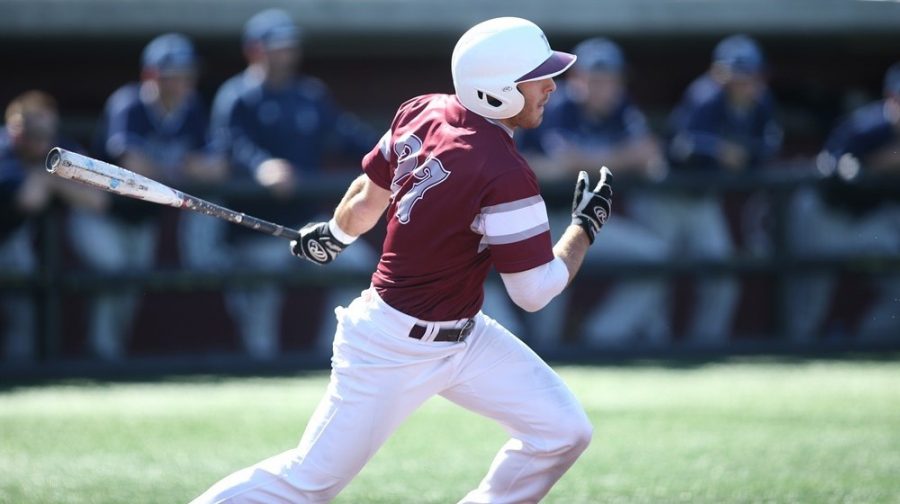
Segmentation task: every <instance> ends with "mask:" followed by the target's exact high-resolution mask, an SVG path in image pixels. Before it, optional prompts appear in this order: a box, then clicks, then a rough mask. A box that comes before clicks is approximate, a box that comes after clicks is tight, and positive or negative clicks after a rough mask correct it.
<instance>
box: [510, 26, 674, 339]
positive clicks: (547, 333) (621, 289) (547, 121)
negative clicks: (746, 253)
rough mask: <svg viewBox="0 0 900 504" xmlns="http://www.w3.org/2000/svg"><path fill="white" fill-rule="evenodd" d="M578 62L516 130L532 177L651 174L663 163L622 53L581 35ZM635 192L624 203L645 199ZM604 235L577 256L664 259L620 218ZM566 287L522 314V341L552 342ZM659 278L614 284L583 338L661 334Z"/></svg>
mask: <svg viewBox="0 0 900 504" xmlns="http://www.w3.org/2000/svg"><path fill="white" fill-rule="evenodd" d="M574 53H575V56H577V57H578V60H577V61H576V62H575V64H574V65H573V66H572V70H571V71H570V72H568V73H567V74H566V79H565V82H564V83H563V84H562V85H561V86H560V89H559V90H558V91H557V92H556V93H554V95H553V98H552V99H551V100H550V102H549V103H548V104H547V107H546V113H545V114H544V121H543V123H541V127H540V128H536V129H534V130H528V131H527V133H526V134H524V135H521V140H522V141H521V142H520V144H519V145H520V148H521V150H522V152H523V153H524V154H525V155H526V156H527V157H528V161H529V164H531V166H532V167H533V168H534V170H535V173H537V175H538V177H539V178H542V179H556V180H559V179H560V178H561V177H568V176H570V175H571V174H573V173H578V171H579V170H583V169H587V167H597V168H599V167H600V166H603V165H609V166H615V167H616V171H617V175H621V174H622V173H625V174H626V175H632V176H637V177H641V178H645V179H649V180H658V179H659V178H661V177H663V176H664V175H665V170H666V164H665V160H664V158H663V155H662V150H661V148H660V146H659V142H657V140H656V138H655V137H654V135H653V133H652V132H651V130H650V127H649V126H648V124H647V120H646V118H645V116H644V114H643V112H641V110H640V109H639V108H638V107H637V105H635V103H634V102H633V101H632V100H631V98H630V97H629V93H628V91H627V88H626V81H625V73H626V62H625V56H624V54H623V53H622V50H621V49H620V48H619V46H618V44H616V43H615V42H613V41H612V40H609V39H606V38H600V37H597V38H590V39H587V40H585V41H582V42H581V43H579V44H578V45H577V46H575V50H574ZM652 197H653V195H651V194H646V193H644V192H640V191H637V192H636V193H633V194H632V195H631V198H630V199H631V201H635V200H636V199H643V198H652ZM569 218H570V217H569V215H568V212H566V211H563V209H562V208H560V209H559V210H558V211H557V210H554V211H552V212H551V213H550V222H551V224H552V225H551V228H552V229H553V230H554V231H556V232H557V233H560V232H561V231H562V230H563V229H565V226H564V224H563V223H565V222H566V221H567V220H568V219H569ZM603 235H604V239H603V240H602V241H601V242H600V243H599V244H598V245H597V246H596V247H592V248H591V251H590V253H588V255H587V258H586V259H585V261H586V262H587V263H588V264H590V263H591V262H594V263H601V262H604V261H609V260H628V261H633V260H638V261H644V262H646V263H648V264H654V263H660V262H663V261H665V260H666V259H667V257H668V254H669V246H668V244H667V243H666V242H665V241H663V239H662V238H660V237H659V236H657V235H656V234H655V233H654V232H652V231H651V230H650V229H649V228H648V227H647V226H644V225H642V224H640V223H637V222H635V221H633V220H632V219H627V218H624V219H623V218H622V216H621V215H619V216H617V217H616V219H615V220H614V221H612V222H610V223H609V224H607V225H606V226H605V227H604V230H603ZM571 295H572V293H571V292H567V293H565V294H563V295H561V296H559V297H558V298H556V299H555V300H554V301H553V303H551V304H550V305H549V306H548V307H547V308H546V309H544V310H541V311H540V312H539V313H537V314H535V315H532V316H530V317H529V327H532V328H535V329H536V331H535V333H536V334H535V336H537V337H540V338H542V339H537V338H533V339H532V340H531V341H529V343H530V344H531V345H532V346H535V345H549V344H556V343H558V341H559V338H560V337H561V336H562V334H561V331H562V328H563V327H564V325H565V320H564V318H565V317H566V316H567V313H566V311H567V310H566V308H567V307H566V304H567V300H566V299H565V298H567V297H569V296H571ZM665 301H666V284H665V279H662V278H654V277H647V278H638V279H635V280H629V281H627V282H619V283H617V284H614V287H613V288H612V289H611V290H610V292H609V294H608V295H607V296H605V297H604V298H603V303H602V304H600V305H598V306H597V307H596V308H594V309H591V310H590V311H589V312H588V314H587V316H586V317H585V320H584V322H583V323H582V324H581V330H580V331H579V332H580V335H581V337H582V338H584V341H585V343H587V344H589V345H599V346H616V345H628V344H633V343H635V341H637V339H638V338H642V339H643V342H644V343H647V344H660V343H664V342H667V341H668V339H669V327H668V326H669V324H668V319H667V317H665V313H666V306H665Z"/></svg>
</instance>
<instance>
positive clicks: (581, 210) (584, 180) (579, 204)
mask: <svg viewBox="0 0 900 504" xmlns="http://www.w3.org/2000/svg"><path fill="white" fill-rule="evenodd" d="M611 181H612V173H610V171H609V168H607V167H605V166H604V167H603V168H600V181H599V182H597V185H596V186H595V187H594V189H593V190H591V189H589V187H590V179H589V178H588V174H587V172H586V171H580V172H578V182H576V183H575V198H574V199H573V201H572V224H574V225H576V226H580V227H581V229H584V232H585V233H587V237H588V240H589V241H590V242H591V243H594V238H596V236H597V233H599V232H600V228H602V227H603V225H604V224H606V219H608V218H609V212H610V211H611V210H612V194H613V193H612V187H611V186H610V182H611Z"/></svg>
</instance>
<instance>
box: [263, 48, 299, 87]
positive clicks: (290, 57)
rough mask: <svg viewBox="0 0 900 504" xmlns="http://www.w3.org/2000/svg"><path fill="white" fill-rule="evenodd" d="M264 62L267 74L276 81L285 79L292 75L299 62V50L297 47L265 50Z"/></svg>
mask: <svg viewBox="0 0 900 504" xmlns="http://www.w3.org/2000/svg"><path fill="white" fill-rule="evenodd" d="M265 61H266V63H267V65H268V71H269V74H270V75H271V76H273V77H275V78H276V79H280V78H283V77H287V76H290V75H292V74H293V72H294V70H295V69H296V68H297V63H298V62H299V61H300V49H299V48H298V47H297V46H293V45H291V46H286V47H279V48H275V49H267V50H266V52H265Z"/></svg>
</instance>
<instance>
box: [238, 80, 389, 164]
mask: <svg viewBox="0 0 900 504" xmlns="http://www.w3.org/2000/svg"><path fill="white" fill-rule="evenodd" d="M229 118H230V121H229V124H230V126H231V128H230V129H231V131H230V134H231V141H232V157H233V161H234V163H235V164H236V165H237V166H238V167H239V168H243V169H245V170H246V171H248V172H252V171H253V170H255V169H256V167H257V166H259V164H260V163H262V162H263V161H265V160H266V159H270V158H282V159H286V160H288V161H289V162H290V163H291V164H292V165H293V166H294V168H295V169H297V170H298V171H299V172H300V174H301V175H302V174H303V173H316V172H318V171H319V170H320V169H321V166H322V159H323V157H324V154H325V152H326V151H327V150H328V149H330V148H334V149H337V150H340V151H342V152H344V153H346V154H348V155H352V156H354V157H356V156H359V157H362V156H363V155H365V154H366V153H367V152H368V151H369V147H371V146H372V144H374V143H375V142H377V140H378V136H377V135H375V134H374V132H372V131H370V130H369V129H368V128H366V127H364V126H363V125H362V124H360V123H359V121H357V120H356V119H355V118H354V117H353V116H351V115H349V114H347V113H345V112H343V111H342V110H341V109H340V108H338V107H337V105H336V104H335V103H334V101H333V100H332V98H331V94H330V93H329V92H328V89H327V88H326V87H325V85H324V84H322V83H321V82H320V81H318V80H317V79H313V78H310V77H300V78H297V79H296V80H295V81H294V82H293V83H292V84H290V85H288V86H286V87H284V88H282V89H278V90H275V89H271V88H269V87H268V86H265V85H264V84H263V83H260V82H255V83H249V84H248V85H245V86H243V89H240V95H239V98H238V99H237V100H235V102H234V108H233V110H232V112H231V114H229Z"/></svg>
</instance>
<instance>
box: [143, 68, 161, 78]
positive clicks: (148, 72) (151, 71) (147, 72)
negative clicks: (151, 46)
mask: <svg viewBox="0 0 900 504" xmlns="http://www.w3.org/2000/svg"><path fill="white" fill-rule="evenodd" d="M158 78H159V70H157V69H155V68H152V67H148V68H144V69H143V70H141V80H142V81H148V80H155V79H158Z"/></svg>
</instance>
